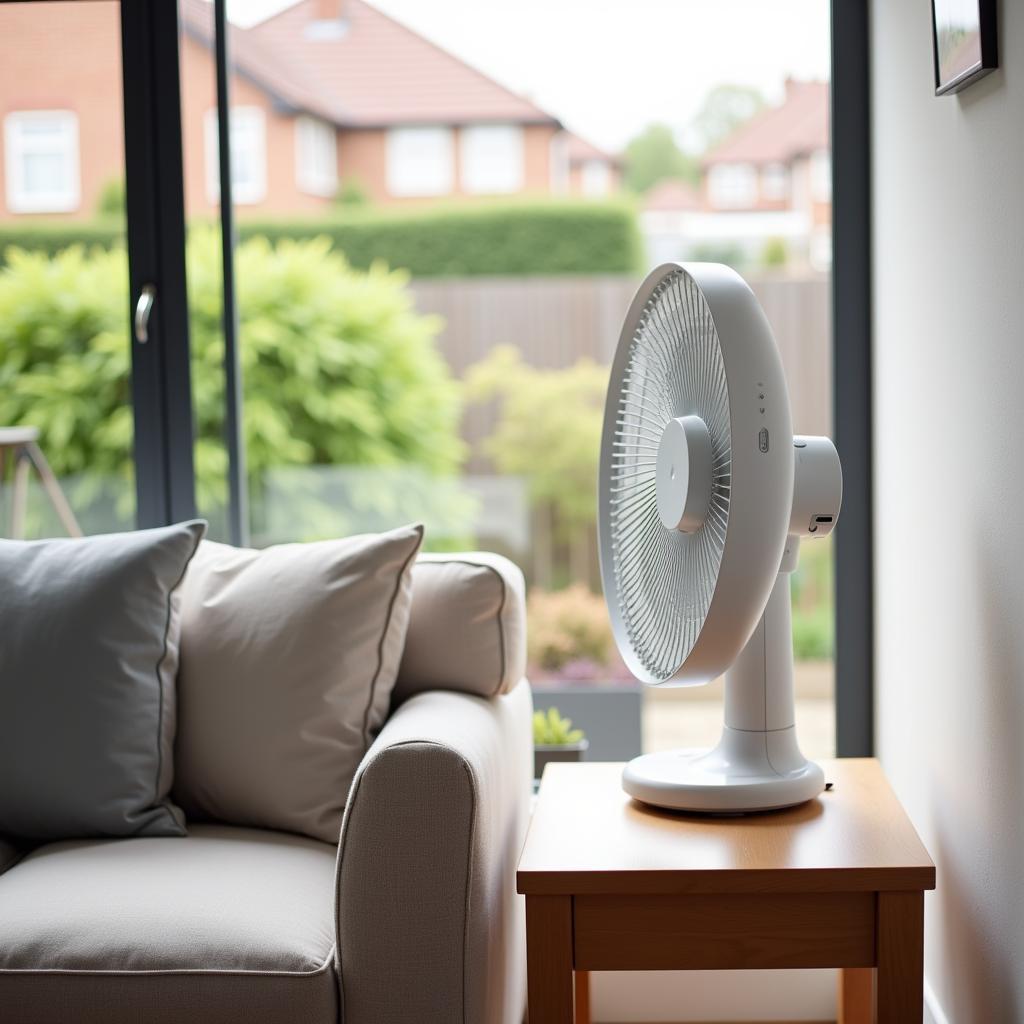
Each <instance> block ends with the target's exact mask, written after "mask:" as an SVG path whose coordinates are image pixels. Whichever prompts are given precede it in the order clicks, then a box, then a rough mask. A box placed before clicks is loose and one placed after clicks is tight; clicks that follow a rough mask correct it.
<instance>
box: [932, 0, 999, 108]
mask: <svg viewBox="0 0 1024 1024" xmlns="http://www.w3.org/2000/svg"><path fill="white" fill-rule="evenodd" d="M932 41H933V46H934V51H935V95H936V96H942V95H944V94H946V93H951V92H959V91H960V90H961V89H966V88H967V86H969V85H970V84H971V83H972V82H976V81H977V80H978V79H979V78H982V77H984V76H985V75H987V74H988V73H989V72H990V71H993V70H994V69H995V68H997V67H998V66H999V59H998V54H997V52H996V50H997V47H996V0H932Z"/></svg>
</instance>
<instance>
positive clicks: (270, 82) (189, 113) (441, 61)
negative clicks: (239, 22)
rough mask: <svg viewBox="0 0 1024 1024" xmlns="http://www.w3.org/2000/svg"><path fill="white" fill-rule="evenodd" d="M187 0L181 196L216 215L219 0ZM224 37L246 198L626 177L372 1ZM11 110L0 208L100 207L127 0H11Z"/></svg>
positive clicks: (4, 9)
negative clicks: (32, 1) (50, 0)
mask: <svg viewBox="0 0 1024 1024" xmlns="http://www.w3.org/2000/svg"><path fill="white" fill-rule="evenodd" d="M179 11H180V20H181V25H182V35H181V67H182V76H181V77H182V119H183V142H184V160H185V191H186V196H185V199H186V208H187V210H188V212H189V214H198V215H203V214H212V213H213V211H214V210H215V209H216V205H217V201H218V184H217V181H218V170H217V155H216V152H217V147H216V133H217V116H216V88H215V73H214V63H213V51H212V40H213V10H212V5H211V4H210V3H208V2H207V0H181V2H180V4H179ZM229 37H230V38H229V48H230V49H229V52H230V55H231V59H232V64H233V74H232V78H231V106H232V125H231V145H232V176H233V186H234V188H233V191H234V198H235V202H236V205H237V206H238V208H239V212H240V213H241V214H242V215H246V214H252V215H293V214H294V215H303V214H306V215H311V214H314V213H316V212H317V211H322V210H325V209H326V208H328V207H329V206H330V205H331V203H332V202H333V201H334V197H335V195H336V194H337V192H338V190H339V188H346V187H349V188H352V189H355V190H358V191H359V192H361V193H363V194H365V195H366V196H367V197H368V198H369V199H371V200H372V201H374V202H378V203H387V204H403V203H422V202H425V201H429V200H437V199H453V200H460V199H473V198H477V197H490V196H514V195H524V194H533V195H544V194H553V193H554V194H559V193H561V194H568V195H603V194H606V193H608V192H611V191H613V190H614V189H615V188H617V186H618V180H619V167H618V164H617V162H616V161H615V160H614V159H613V158H611V157H609V156H608V155H607V154H604V153H602V152H601V151H600V150H598V149H596V148H595V147H592V146H589V144H587V143H585V142H584V141H583V140H581V139H579V138H578V137H576V136H573V135H571V133H569V132H567V131H565V129H564V128H563V127H562V125H561V123H560V122H559V120H558V119H557V118H556V117H554V116H552V115H551V114H549V113H547V112H546V111H544V110H542V109H541V108H540V107H538V106H537V105H535V104H534V103H532V102H530V101H529V100H527V99H525V98H523V97H521V96H518V95H516V94H515V93H513V92H511V91H510V90H508V89H506V88H505V87H504V86H501V85H499V84H498V83H497V82H495V81H493V80H492V79H490V78H488V77H487V76H486V75H484V74H483V73H481V72H479V71H477V70H476V69H474V68H472V67H470V66H469V65H467V64H466V63H465V62H463V61H461V60H459V59H458V58H456V57H454V56H452V55H451V54H449V53H447V52H446V51H444V50H442V49H441V48H439V47H438V46H436V45H434V44H433V43H431V42H429V41H428V40H426V39H425V38H423V37H422V36H420V35H418V34H417V33H415V32H413V31H412V30H411V29H409V28H407V27H405V26H404V25H402V24H400V23H399V22H397V21H395V20H394V19H392V18H390V17H388V16H387V15H385V14H383V13H382V12H380V11H379V10H377V9H376V8H375V7H373V6H372V5H371V4H369V3H366V2H365V0H300V2H298V3H295V4H294V5H292V6H290V7H288V8H286V9H285V10H283V11H281V12H279V13H278V14H276V15H274V16H273V17H270V18H267V19H266V20H264V21H261V22H259V23H257V24H256V25H253V26H251V27H249V28H240V27H238V26H234V25H232V26H231V27H230V30H229ZM0 117H2V119H3V125H4V130H3V137H2V145H3V150H4V153H3V160H2V161H0V165H2V167H0V219H12V218H16V217H20V216H24V215H28V214H32V215H37V216H46V215H49V216H51V217H57V218H59V219H73V218H78V219H85V218H89V217H91V216H93V215H94V214H95V212H96V206H97V203H98V201H99V198H100V196H101V193H102V191H103V189H104V187H105V186H106V185H107V184H108V183H109V182H111V181H117V180H119V179H121V178H122V177H123V164H124V156H123V142H122V139H121V75H120V33H119V27H118V10H117V5H116V4H113V3H103V2H91V3H85V4H60V5H51V4H39V5H27V4H26V5H22V4H13V5H12V4H0Z"/></svg>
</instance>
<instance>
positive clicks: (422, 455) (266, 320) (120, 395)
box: [0, 229, 462, 512]
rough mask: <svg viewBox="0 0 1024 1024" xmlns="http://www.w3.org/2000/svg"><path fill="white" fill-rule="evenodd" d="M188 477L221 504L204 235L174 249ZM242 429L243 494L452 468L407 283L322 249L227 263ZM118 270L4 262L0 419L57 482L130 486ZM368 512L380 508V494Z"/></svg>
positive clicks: (439, 386) (81, 260)
mask: <svg viewBox="0 0 1024 1024" xmlns="http://www.w3.org/2000/svg"><path fill="white" fill-rule="evenodd" d="M187 258H188V272H189V278H188V280H189V302H190V307H191V309H190V312H191V318H190V322H191V332H192V338H191V343H192V363H193V374H192V376H193V403H194V410H195V418H196V435H197V440H196V448H195V460H196V479H197V490H198V501H199V507H200V509H202V510H204V512H205V511H206V510H207V509H209V508H211V507H217V506H218V505H219V504H221V503H222V502H223V492H224V480H225V474H226V469H227V464H226V463H227V460H226V454H225V450H224V446H223V443H222V440H221V438H222V431H223V414H224V388H223V371H222V360H223V354H224V345H223V336H222V333H221V291H220V267H219V250H218V242H217V237H216V233H215V232H213V231H212V230H210V229H203V230H200V231H193V232H192V233H191V234H190V237H189V241H188V252H187ZM237 280H238V305H239V317H240V331H239V334H240V353H241V363H242V373H243V380H244V385H245V404H244V429H245V439H246V447H247V456H248V469H249V473H250V481H251V486H252V487H253V488H254V489H258V487H259V483H260V480H261V479H262V476H263V474H264V473H266V471H267V470H270V469H272V468H274V467H278V466H282V465H285V466H309V465H317V464H345V465H356V466H360V465H362V466H375V467H382V468H383V469H385V470H386V469H399V468H401V467H403V466H408V465H410V464H412V465H414V466H416V467H419V468H420V469H421V470H423V471H424V472H426V473H429V474H444V473H447V472H449V471H452V470H454V469H455V468H456V467H457V466H458V464H459V462H460V460H461V457H462V443H461V441H460V440H459V438H458V433H457V427H458V418H459V402H458V395H457V392H456V385H455V382H454V381H453V380H452V379H451V377H450V374H449V372H448V369H447V366H446V364H445V363H444V361H443V359H442V358H441V356H440V354H439V353H438V351H437V349H436V346H435V339H436V335H437V332H438V330H439V322H438V320H437V319H436V318H434V317H425V316H421V315H419V314H417V313H416V312H415V311H414V309H413V307H412V303H411V299H410V297H409V293H408V292H407V290H406V288H405V284H406V280H407V277H406V275H405V274H404V273H403V272H401V271H389V270H387V269H386V268H384V267H383V266H381V265H377V266H373V267H371V268H370V269H369V270H368V271H366V272H363V271H356V270H353V269H352V268H351V267H350V266H349V265H348V264H347V263H346V261H345V259H344V257H342V256H341V254H340V253H337V252H333V251H331V248H330V243H329V242H328V241H327V240H326V239H314V240H309V241H303V242H288V241H282V242H280V243H279V244H278V245H276V246H272V245H271V244H270V243H268V242H267V241H266V240H263V239H250V240H249V241H248V242H245V243H243V244H242V245H240V246H239V248H238V252H237ZM127 295H128V281H127V260H126V258H125V253H124V250H123V249H120V248H114V249H112V250H101V249H97V248H94V249H89V250H86V249H85V248H83V247H82V246H75V247H72V248H70V249H66V250H63V251H61V252H59V253H58V254H57V255H56V256H55V257H53V258H52V259H50V258H49V257H48V256H47V255H46V254H45V253H43V252H31V253H30V252H24V251H20V250H16V249H14V250H9V251H8V253H7V264H6V266H5V267H3V268H0V423H5V424H19V423H25V424H32V425H34V426H37V427H39V428H40V430H41V434H42V437H41V440H42V443H43V445H44V447H45V449H46V452H47V456H48V458H49V459H50V461H51V463H52V465H53V468H54V470H55V471H56V472H57V473H58V474H69V473H78V472H83V471H86V470H87V471H88V472H89V474H91V475H94V476H97V477H98V476H101V475H104V474H106V475H116V476H120V477H122V478H125V479H129V480H130V479H131V475H132V461H131V458H132V457H131V447H132V412H131V388H130V375H129V342H128V324H127V315H128V300H127ZM375 500H379V501H384V502H386V501H389V500H390V501H393V500H394V498H393V496H392V495H389V494H387V493H384V494H381V493H378V494H377V495H376V499H375Z"/></svg>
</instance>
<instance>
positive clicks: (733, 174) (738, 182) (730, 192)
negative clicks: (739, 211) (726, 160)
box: [708, 164, 757, 209]
mask: <svg viewBox="0 0 1024 1024" xmlns="http://www.w3.org/2000/svg"><path fill="white" fill-rule="evenodd" d="M708 196H709V197H710V199H711V203H712V205H713V206H716V207H719V208H721V209H728V208H730V207H733V208H742V207H749V206H753V205H754V204H755V203H756V202H757V168H755V167H754V166H752V165H751V164H716V165H715V166H714V167H712V168H711V170H710V171H709V172H708Z"/></svg>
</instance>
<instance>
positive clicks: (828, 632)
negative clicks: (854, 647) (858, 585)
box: [793, 605, 835, 661]
mask: <svg viewBox="0 0 1024 1024" xmlns="http://www.w3.org/2000/svg"><path fill="white" fill-rule="evenodd" d="M834 634H835V623H834V615H833V611H832V607H831V605H821V606H819V607H817V608H814V609H811V610H810V611H802V610H800V609H798V608H794V609H793V657H794V658H796V660H797V661H822V660H827V659H829V658H831V657H832V651H833V647H834V644H835V640H834Z"/></svg>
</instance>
